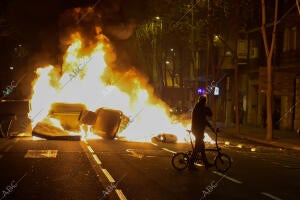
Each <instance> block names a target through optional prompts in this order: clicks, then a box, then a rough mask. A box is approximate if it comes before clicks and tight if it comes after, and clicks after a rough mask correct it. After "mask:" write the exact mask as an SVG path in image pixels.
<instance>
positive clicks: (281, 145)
mask: <svg viewBox="0 0 300 200" xmlns="http://www.w3.org/2000/svg"><path fill="white" fill-rule="evenodd" d="M227 134H228V136H233V137H236V138H240V139H244V140H249V141H253V142H257V143H260V144H265V145H270V146H273V147H279V148H283V149H289V150H295V151H300V146H297V145H292V144H289V143H283V142H277V141H267V140H263V139H259V138H254V137H249V136H245V135H236V134H232V133H229V132H227Z"/></svg>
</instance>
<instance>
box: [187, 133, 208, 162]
mask: <svg viewBox="0 0 300 200" xmlns="http://www.w3.org/2000/svg"><path fill="white" fill-rule="evenodd" d="M196 134H197V133H196ZM196 134H195V135H196ZM203 139H204V131H203V134H201V133H200V134H197V135H196V142H195V147H194V149H193V153H192V157H191V160H190V165H191V166H192V165H193V164H194V162H195V161H196V160H197V155H198V153H199V152H200V153H201V157H202V161H203V164H204V165H207V164H208V161H207V157H206V154H205V144H204V141H203Z"/></svg>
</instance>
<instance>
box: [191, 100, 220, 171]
mask: <svg viewBox="0 0 300 200" xmlns="http://www.w3.org/2000/svg"><path fill="white" fill-rule="evenodd" d="M206 102H207V98H206V96H205V95H201V96H200V97H199V99H198V102H197V103H196V105H195V106H194V109H193V112H192V133H193V134H194V136H195V138H196V141H195V148H194V149H193V153H192V157H191V161H190V163H189V169H196V167H195V165H194V162H195V161H196V160H197V154H198V153H199V152H200V153H201V157H202V161H203V164H204V165H205V168H206V169H208V168H210V167H212V166H213V164H211V163H209V162H208V160H207V157H206V154H205V144H204V141H203V139H204V129H205V127H207V126H208V127H209V128H210V129H211V130H212V131H213V132H214V131H215V130H214V129H213V127H212V126H211V124H210V123H209V122H208V120H207V117H211V116H212V111H211V109H210V108H209V107H208V106H206Z"/></svg>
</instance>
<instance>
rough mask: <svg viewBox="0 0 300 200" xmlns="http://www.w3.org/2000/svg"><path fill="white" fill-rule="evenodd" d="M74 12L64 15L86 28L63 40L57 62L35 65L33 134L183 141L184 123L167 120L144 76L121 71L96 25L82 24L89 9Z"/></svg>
mask: <svg viewBox="0 0 300 200" xmlns="http://www.w3.org/2000/svg"><path fill="white" fill-rule="evenodd" d="M75 11H76V12H72V13H71V14H70V16H73V15H74V16H75V18H76V19H79V21H80V22H84V23H85V24H88V26H87V27H88V31H87V30H85V29H84V28H83V29H82V27H81V28H79V29H73V30H72V32H73V33H72V34H69V37H68V39H67V38H64V39H63V45H62V46H64V47H65V48H66V51H65V52H66V53H65V54H64V56H63V61H62V65H61V66H52V65H49V66H45V67H41V68H38V69H37V70H36V74H37V78H36V80H35V81H34V82H33V84H32V89H33V91H32V97H31V111H30V113H29V117H30V119H31V121H32V127H34V128H33V135H36V136H40V137H46V138H48V139H52V138H55V137H56V136H61V137H64V136H65V135H76V136H83V137H87V138H92V137H94V136H102V137H104V138H109V139H113V138H115V137H116V136H117V135H118V136H120V137H125V138H126V139H127V140H130V141H151V139H152V138H153V137H154V138H158V140H162V141H164V142H167V141H168V138H171V142H178V141H184V140H185V136H186V131H185V129H186V127H188V126H189V125H186V126H185V125H183V124H182V123H180V122H175V121H174V120H172V119H171V117H170V116H169V108H168V106H167V105H166V104H165V103H164V102H163V101H162V100H160V99H159V98H158V97H157V96H156V95H155V94H154V90H153V88H152V86H151V85H149V84H148V80H147V78H146V77H145V76H143V75H142V74H140V73H139V72H138V71H137V70H136V69H135V68H134V67H132V66H130V67H129V68H128V69H127V70H125V69H124V66H123V67H121V68H122V69H120V67H119V66H117V62H116V54H115V52H114V48H113V47H112V44H111V42H110V41H109V39H108V38H107V37H106V36H105V35H104V34H103V33H102V29H101V28H100V27H99V26H97V25H92V23H86V22H87V21H88V19H89V18H90V17H91V16H90V13H92V10H89V14H88V15H87V16H86V15H85V14H84V13H81V12H80V9H76V10H75ZM85 16H86V17H85ZM65 21H68V20H65ZM91 21H93V20H91ZM77 25H78V23H77ZM79 30H80V31H79ZM91 35H93V36H91Z"/></svg>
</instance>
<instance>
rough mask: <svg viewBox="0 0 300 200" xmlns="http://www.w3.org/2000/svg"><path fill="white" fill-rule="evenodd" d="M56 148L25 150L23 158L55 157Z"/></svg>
mask: <svg viewBox="0 0 300 200" xmlns="http://www.w3.org/2000/svg"><path fill="white" fill-rule="evenodd" d="M57 152H58V150H27V153H26V154H25V156H24V158H56V156H57Z"/></svg>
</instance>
